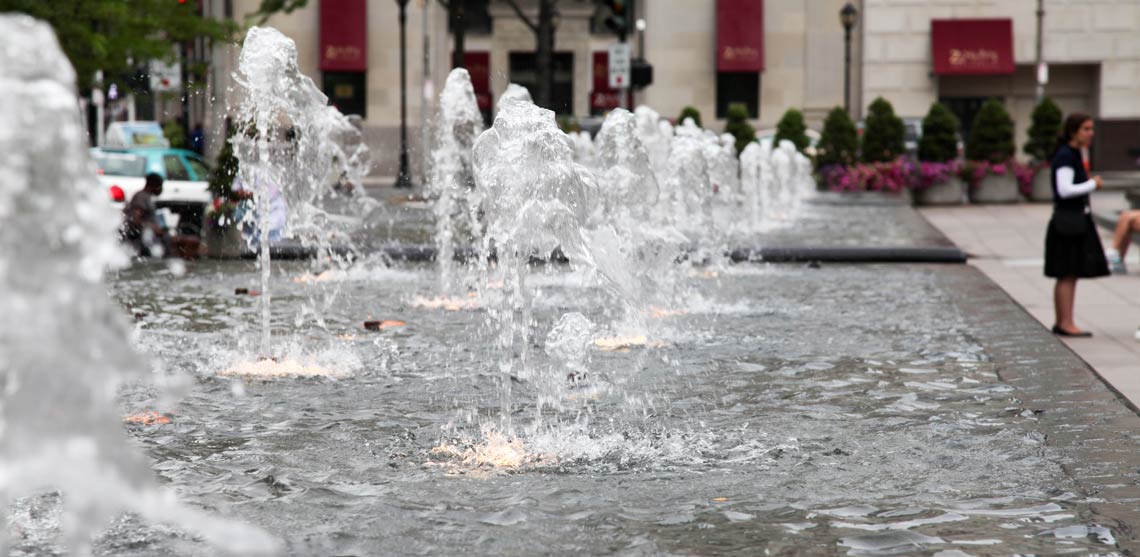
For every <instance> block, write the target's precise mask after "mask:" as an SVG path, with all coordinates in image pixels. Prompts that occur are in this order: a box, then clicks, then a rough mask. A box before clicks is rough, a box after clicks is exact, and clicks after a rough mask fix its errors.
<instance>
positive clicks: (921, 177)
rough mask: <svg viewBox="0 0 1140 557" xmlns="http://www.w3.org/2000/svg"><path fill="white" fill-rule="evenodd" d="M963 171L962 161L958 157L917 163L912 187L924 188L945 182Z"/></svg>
mask: <svg viewBox="0 0 1140 557" xmlns="http://www.w3.org/2000/svg"><path fill="white" fill-rule="evenodd" d="M961 173H962V161H960V160H957V159H954V160H951V161H947V162H931V161H922V162H920V163H918V164H917V165H915V172H914V180H912V181H911V186H910V187H911V189H914V190H924V189H927V188H930V187H933V186H936V185H938V184H942V183H945V182H946V181H947V180H949V179H950V178H952V177H954V176H958V175H961Z"/></svg>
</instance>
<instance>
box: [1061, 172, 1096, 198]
mask: <svg viewBox="0 0 1140 557" xmlns="http://www.w3.org/2000/svg"><path fill="white" fill-rule="evenodd" d="M1076 174H1077V171H1076V170H1073V169H1072V168H1071V167H1068V166H1062V167H1060V168H1058V169H1057V195H1060V196H1061V198H1062V199H1068V198H1070V197H1076V196H1078V195H1084V194H1086V193H1089V192H1091V191H1093V190H1095V189H1096V181H1095V180H1092V179H1089V180H1086V181H1084V182H1081V183H1079V184H1074V183H1073V178H1074V177H1075V176H1076Z"/></svg>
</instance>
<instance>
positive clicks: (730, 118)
mask: <svg viewBox="0 0 1140 557" xmlns="http://www.w3.org/2000/svg"><path fill="white" fill-rule="evenodd" d="M726 116H727V122H726V123H725V125H724V131H725V133H730V134H732V136H733V137H735V138H736V155H737V156H740V152H741V151H743V150H744V148H745V147H747V146H748V144H749V143H751V142H753V141H756V128H753V127H752V124H749V123H748V105H746V104H744V103H732V104H730V105H728V113H727V114H726Z"/></svg>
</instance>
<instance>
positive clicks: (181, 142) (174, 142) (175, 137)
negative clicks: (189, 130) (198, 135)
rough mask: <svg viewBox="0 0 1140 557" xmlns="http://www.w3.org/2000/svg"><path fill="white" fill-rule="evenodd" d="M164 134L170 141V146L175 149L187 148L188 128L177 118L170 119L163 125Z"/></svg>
mask: <svg viewBox="0 0 1140 557" xmlns="http://www.w3.org/2000/svg"><path fill="white" fill-rule="evenodd" d="M162 135H163V136H165V137H166V140H167V141H169V142H170V146H171V147H173V148H175V149H185V148H187V145H186V128H183V127H182V124H179V123H178V121H177V120H170V121H169V122H166V123H165V124H163V125H162Z"/></svg>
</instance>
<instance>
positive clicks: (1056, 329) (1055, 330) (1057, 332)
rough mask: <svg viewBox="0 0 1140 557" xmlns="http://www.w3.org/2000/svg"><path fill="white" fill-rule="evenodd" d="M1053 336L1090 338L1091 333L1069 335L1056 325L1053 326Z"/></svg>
mask: <svg viewBox="0 0 1140 557" xmlns="http://www.w3.org/2000/svg"><path fill="white" fill-rule="evenodd" d="M1053 334H1055V335H1057V336H1059V337H1073V338H1088V337H1091V336H1092V333H1090V332H1088V331H1082V332H1079V333H1070V332H1069V331H1066V330H1064V329H1062V328H1060V327H1058V326H1056V325H1053Z"/></svg>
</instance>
